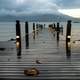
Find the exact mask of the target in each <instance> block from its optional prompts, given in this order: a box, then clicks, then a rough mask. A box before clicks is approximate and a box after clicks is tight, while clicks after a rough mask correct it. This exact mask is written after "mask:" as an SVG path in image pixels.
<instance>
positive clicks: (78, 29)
mask: <svg viewBox="0 0 80 80" xmlns="http://www.w3.org/2000/svg"><path fill="white" fill-rule="evenodd" d="M54 23H55V22H35V24H45V27H46V28H48V26H49V24H54ZM20 24H21V37H22V38H23V37H24V36H25V23H24V22H21V23H20ZM55 24H56V23H55ZM28 25H29V33H31V32H32V29H33V22H29V23H28ZM61 25H62V26H63V28H64V30H63V35H62V37H63V39H64V40H65V39H66V38H65V37H66V27H67V22H61V23H60V26H61ZM11 38H13V39H15V38H16V22H0V41H8V40H10V39H11ZM71 40H80V23H72V27H71Z"/></svg>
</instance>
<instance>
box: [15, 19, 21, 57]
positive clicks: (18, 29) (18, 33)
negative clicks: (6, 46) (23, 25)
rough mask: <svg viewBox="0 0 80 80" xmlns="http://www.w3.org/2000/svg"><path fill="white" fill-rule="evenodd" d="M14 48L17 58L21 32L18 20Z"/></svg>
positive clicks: (19, 50)
mask: <svg viewBox="0 0 80 80" xmlns="http://www.w3.org/2000/svg"><path fill="white" fill-rule="evenodd" d="M16 48H17V56H21V30H20V21H19V20H16Z"/></svg>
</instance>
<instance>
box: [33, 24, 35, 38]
mask: <svg viewBox="0 0 80 80" xmlns="http://www.w3.org/2000/svg"><path fill="white" fill-rule="evenodd" d="M33 39H35V23H33Z"/></svg>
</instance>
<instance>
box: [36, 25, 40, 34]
mask: <svg viewBox="0 0 80 80" xmlns="http://www.w3.org/2000/svg"><path fill="white" fill-rule="evenodd" d="M38 32H39V27H38V24H36V34H37V35H38Z"/></svg>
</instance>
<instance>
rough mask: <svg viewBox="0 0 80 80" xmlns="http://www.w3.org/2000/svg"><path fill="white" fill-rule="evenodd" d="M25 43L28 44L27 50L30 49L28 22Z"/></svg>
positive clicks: (26, 23)
mask: <svg viewBox="0 0 80 80" xmlns="http://www.w3.org/2000/svg"><path fill="white" fill-rule="evenodd" d="M25 43H26V49H27V48H29V28H28V22H25Z"/></svg>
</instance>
